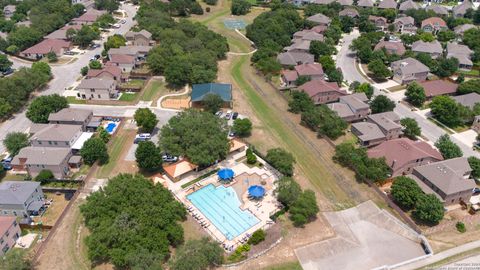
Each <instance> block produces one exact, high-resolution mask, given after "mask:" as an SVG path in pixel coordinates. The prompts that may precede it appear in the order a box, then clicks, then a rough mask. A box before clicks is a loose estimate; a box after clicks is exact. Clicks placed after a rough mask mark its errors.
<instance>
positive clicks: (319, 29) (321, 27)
mask: <svg viewBox="0 0 480 270" xmlns="http://www.w3.org/2000/svg"><path fill="white" fill-rule="evenodd" d="M327 28H328V26H326V25H316V26H314V27H312V28H311V29H310V30H312V31H315V32H316V33H318V34H323V33H325V31H326V30H327Z"/></svg>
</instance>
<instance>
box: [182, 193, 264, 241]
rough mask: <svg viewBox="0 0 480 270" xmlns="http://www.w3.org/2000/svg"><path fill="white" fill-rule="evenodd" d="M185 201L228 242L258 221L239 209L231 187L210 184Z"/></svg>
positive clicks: (247, 212)
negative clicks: (195, 208)
mask: <svg viewBox="0 0 480 270" xmlns="http://www.w3.org/2000/svg"><path fill="white" fill-rule="evenodd" d="M187 199H188V200H190V201H191V202H192V203H193V205H195V207H197V208H198V210H200V212H202V214H203V215H205V217H206V218H207V219H208V220H209V221H210V222H211V223H212V224H213V225H214V226H215V227H216V228H217V229H218V230H219V231H221V232H222V234H223V235H225V237H226V238H227V239H228V240H232V239H234V238H235V237H237V236H239V235H240V234H242V233H243V232H245V231H247V230H248V229H250V228H251V227H253V226H254V225H255V224H257V223H258V222H259V221H260V220H258V218H257V217H255V216H254V215H253V214H252V213H250V212H249V211H244V210H241V209H240V200H239V199H238V197H237V193H236V192H235V190H234V189H233V188H232V187H227V188H226V187H224V186H218V187H215V186H214V185H213V184H210V185H207V186H205V187H204V188H202V189H200V190H198V191H196V192H194V193H192V194H190V195H188V196H187Z"/></svg>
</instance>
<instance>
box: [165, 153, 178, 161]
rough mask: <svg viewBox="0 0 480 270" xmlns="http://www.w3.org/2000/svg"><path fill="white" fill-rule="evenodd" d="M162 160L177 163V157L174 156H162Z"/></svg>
mask: <svg viewBox="0 0 480 270" xmlns="http://www.w3.org/2000/svg"><path fill="white" fill-rule="evenodd" d="M162 160H163V161H164V162H177V161H178V157H176V156H172V155H169V154H164V155H163V156H162Z"/></svg>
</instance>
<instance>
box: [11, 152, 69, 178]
mask: <svg viewBox="0 0 480 270" xmlns="http://www.w3.org/2000/svg"><path fill="white" fill-rule="evenodd" d="M72 155H73V154H72V151H71V150H70V148H61V147H34V146H27V147H24V148H22V149H21V150H20V152H19V153H18V154H17V155H16V156H15V157H14V158H13V160H12V165H13V169H14V170H16V171H20V172H21V171H27V172H28V174H29V175H30V176H31V177H33V178H34V177H36V176H37V175H38V174H39V173H40V172H41V171H42V170H50V171H51V172H52V173H53V175H54V176H55V178H57V179H65V177H67V176H68V174H69V173H70V167H69V165H68V160H69V159H70V157H72Z"/></svg>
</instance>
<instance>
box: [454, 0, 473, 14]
mask: <svg viewBox="0 0 480 270" xmlns="http://www.w3.org/2000/svg"><path fill="white" fill-rule="evenodd" d="M470 8H473V4H472V2H470V1H469V0H465V1H463V3H461V4H460V5H457V6H454V7H453V9H452V13H453V16H455V17H463V16H465V14H466V13H467V10H469V9H470Z"/></svg>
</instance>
